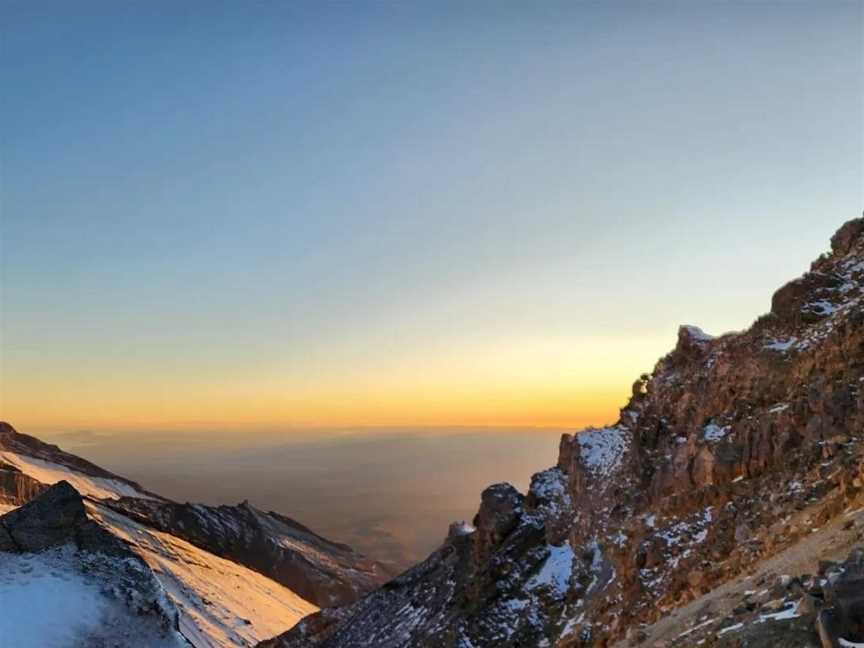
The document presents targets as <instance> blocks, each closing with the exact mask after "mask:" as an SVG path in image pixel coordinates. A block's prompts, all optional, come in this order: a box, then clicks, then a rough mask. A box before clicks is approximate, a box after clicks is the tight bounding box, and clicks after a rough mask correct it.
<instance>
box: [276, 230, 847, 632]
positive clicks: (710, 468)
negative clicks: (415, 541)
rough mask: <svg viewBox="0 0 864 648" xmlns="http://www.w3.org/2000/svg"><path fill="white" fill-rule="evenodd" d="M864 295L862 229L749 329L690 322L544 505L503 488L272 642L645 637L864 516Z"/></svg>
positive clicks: (580, 448)
mask: <svg viewBox="0 0 864 648" xmlns="http://www.w3.org/2000/svg"><path fill="white" fill-rule="evenodd" d="M862 300H864V219H861V218H859V219H856V220H853V221H850V222H848V223H846V224H845V225H844V226H843V227H842V228H841V229H840V230H839V231H838V232H837V233H836V234H835V236H834V237H833V238H832V240H831V252H830V253H828V254H825V255H823V256H821V257H820V258H819V259H817V260H816V261H815V262H814V263H813V264H812V266H811V268H810V270H809V271H808V272H807V273H805V274H804V275H803V276H802V277H800V278H799V279H796V280H794V281H792V282H790V283H789V284H787V285H786V286H784V287H782V288H781V289H780V290H778V291H777V293H776V294H775V295H774V298H773V300H772V305H771V312H770V313H768V314H767V315H765V316H763V317H761V318H759V319H758V320H757V321H756V322H755V323H754V324H753V326H752V327H751V328H750V329H748V330H746V331H743V332H738V333H729V334H725V335H722V336H720V337H716V338H715V337H711V336H709V335H707V334H705V333H704V332H703V331H701V330H700V329H698V328H696V327H692V326H683V327H681V329H680V330H679V333H678V344H677V346H676V347H675V349H674V350H673V351H672V352H671V353H669V354H668V355H667V356H665V357H664V358H662V359H661V360H660V361H659V362H658V363H657V365H656V366H655V368H654V370H653V371H652V372H651V373H650V374H645V375H643V376H641V377H640V378H639V379H638V380H637V381H636V382H635V384H634V385H633V394H632V398H631V399H630V401H629V402H628V403H627V405H626V406H625V407H624V408H623V409H622V410H621V417H620V419H619V420H618V421H617V422H616V423H615V424H614V425H610V426H608V427H605V428H602V429H589V430H584V431H582V432H580V433H578V434H574V435H564V437H563V438H562V439H561V446H560V454H559V460H558V465H557V466H554V467H552V468H550V469H548V470H546V471H543V472H541V473H538V474H536V475H535V476H534V477H533V479H532V483H531V487H530V489H529V491H528V493H527V494H525V495H523V494H521V493H519V492H517V491H516V490H515V489H514V488H513V487H512V486H509V485H507V484H498V485H495V486H492V487H490V488H489V489H487V490H486V491H484V493H483V494H482V498H481V504H480V509H479V512H478V513H477V515H476V517H475V519H474V521H473V525H470V526H469V525H454V526H453V527H452V528H451V530H450V533H449V536H448V538H447V540H446V542H445V543H444V544H443V546H442V547H441V548H440V549H438V550H437V551H436V552H434V553H433V554H432V555H431V556H430V557H429V558H428V559H427V560H426V561H425V562H423V563H422V564H420V565H418V566H417V567H415V568H413V569H412V570H410V571H408V572H406V573H405V574H403V575H402V576H400V577H398V578H396V579H395V580H393V581H391V582H390V583H388V584H387V585H385V586H384V587H382V588H381V589H380V590H378V591H376V592H374V593H372V594H371V595H369V596H367V597H365V598H363V599H361V600H360V601H359V602H357V603H355V604H353V605H350V606H346V607H343V608H339V609H330V610H324V611H322V612H320V613H318V614H316V615H313V616H311V617H309V618H307V619H305V620H304V621H303V622H301V623H300V624H298V625H297V626H296V627H295V628H294V629H293V630H292V631H290V632H288V633H287V634H285V635H283V636H281V637H277V638H276V639H274V640H271V641H269V642H265V644H262V645H263V646H270V647H272V646H282V647H291V648H300V647H301V646H302V647H303V648H307V647H309V646H319V647H321V648H337V647H341V648H345V647H351V648H354V647H357V648H359V647H361V646H378V647H380V648H396V647H403V646H404V647H408V646H411V647H418V648H424V647H428V648H432V647H436V648H443V647H451V646H452V647H461V648H480V647H481V646H489V647H492V646H496V647H507V646H512V647H517V646H519V647H534V646H538V647H539V646H557V647H559V648H570V647H574V648H575V647H588V646H609V645H612V644H613V643H615V642H616V641H620V640H625V641H626V642H628V643H632V644H634V645H635V644H639V643H641V642H644V641H646V640H647V639H648V638H649V636H650V632H649V630H650V629H651V628H652V624H656V623H658V622H660V621H661V620H663V619H665V618H668V617H669V616H670V615H673V613H674V611H675V610H677V609H681V608H683V607H684V606H687V605H688V604H690V603H691V602H695V601H697V600H700V599H701V598H702V597H704V596H707V595H708V594H709V593H711V592H712V591H714V590H715V589H716V588H718V587H719V586H720V585H721V584H724V583H729V582H732V581H734V580H735V579H736V578H739V577H743V575H744V574H746V573H748V572H750V571H752V570H754V569H756V568H757V566H758V565H760V564H763V563H765V561H767V560H768V559H769V558H771V557H772V556H778V555H781V554H784V552H788V551H791V550H793V549H794V548H795V547H796V546H799V545H800V543H801V542H803V541H805V540H808V539H809V538H810V537H811V536H814V534H816V535H818V534H819V533H820V532H821V530H822V528H823V527H825V528H828V527H831V528H833V526H832V525H834V526H836V524H837V523H838V521H839V520H842V519H843V518H844V516H845V515H850V514H855V515H857V513H856V511H857V509H859V508H861V506H862V502H864V491H862V485H864V470H862V467H864V463H862V454H864V443H862V432H864V308H862V304H864V301H862ZM850 522H851V523H855V519H851V520H850ZM814 537H815V536H814ZM855 537H856V538H858V536H855ZM784 555H785V554H784ZM706 627H707V626H706ZM730 627H731V626H730ZM853 634H854V632H853ZM713 636H714V638H715V639H716V638H717V637H716V635H713ZM725 636H726V638H727V639H731V638H733V637H734V636H735V629H734V628H733V630H728V631H726V634H725ZM691 639H692V637H688V636H687V634H686V632H685V636H683V637H680V638H677V639H674V640H669V641H665V642H661V643H657V644H656V645H667V646H668V645H673V644H674V645H681V646H687V645H696V644H695V643H688V642H690V641H691ZM703 639H704V637H703ZM853 639H857V640H864V636H862V637H858V636H855V637H846V638H845V640H849V641H851V640H853ZM831 640H832V641H835V642H836V641H839V638H837V637H834V638H833V639H831ZM729 645H733V644H729ZM734 645H739V644H734ZM740 645H745V644H740ZM746 645H750V644H746ZM764 645H770V644H764ZM777 645H779V644H777ZM784 645H786V644H784ZM789 645H794V644H789ZM802 645H806V644H802Z"/></svg>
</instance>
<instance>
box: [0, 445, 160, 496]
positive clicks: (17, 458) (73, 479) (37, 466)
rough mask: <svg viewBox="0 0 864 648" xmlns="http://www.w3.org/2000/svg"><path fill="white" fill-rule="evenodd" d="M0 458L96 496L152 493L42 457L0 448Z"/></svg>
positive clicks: (46, 481) (37, 477) (44, 479)
mask: <svg viewBox="0 0 864 648" xmlns="http://www.w3.org/2000/svg"><path fill="white" fill-rule="evenodd" d="M0 462H2V463H7V464H9V465H11V466H14V467H15V468H17V469H18V470H20V471H21V472H22V473H24V474H25V475H28V476H30V477H32V478H33V479H35V480H37V481H39V482H42V483H43V484H56V483H57V482H59V481H61V480H65V481H68V482H69V483H70V484H72V485H73V486H74V487H75V490H77V491H78V492H79V493H81V494H82V495H84V496H86V497H94V498H96V499H117V498H120V497H137V498H143V499H152V498H153V496H152V495H151V494H149V493H146V492H145V491H144V490H143V489H140V488H137V487H136V486H135V485H134V484H132V483H131V482H127V481H121V480H119V479H113V478H110V477H99V476H95V475H88V474H85V473H82V472H79V471H76V470H74V469H73V468H71V467H69V466H64V465H62V464H56V463H52V462H50V461H45V460H44V459H38V458H36V457H29V456H27V455H23V454H16V453H13V452H0Z"/></svg>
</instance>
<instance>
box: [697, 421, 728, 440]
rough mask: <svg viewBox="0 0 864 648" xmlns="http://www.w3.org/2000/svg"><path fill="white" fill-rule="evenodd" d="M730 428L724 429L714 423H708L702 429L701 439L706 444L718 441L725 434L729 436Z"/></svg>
mask: <svg viewBox="0 0 864 648" xmlns="http://www.w3.org/2000/svg"><path fill="white" fill-rule="evenodd" d="M729 430H730V426H728V425H726V426H724V427H720V426H719V425H716V424H715V423H709V424H708V425H706V426H705V427H704V428H702V438H703V439H705V440H706V441H708V442H711V443H713V442H715V441H719V440H720V439H722V438H723V437H725V436H726V435H727V434H729Z"/></svg>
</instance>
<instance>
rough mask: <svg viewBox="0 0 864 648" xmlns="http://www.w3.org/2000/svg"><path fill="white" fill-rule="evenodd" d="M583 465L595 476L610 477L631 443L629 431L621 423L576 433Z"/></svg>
mask: <svg viewBox="0 0 864 648" xmlns="http://www.w3.org/2000/svg"><path fill="white" fill-rule="evenodd" d="M576 441H577V442H578V443H579V449H580V456H581V458H582V463H583V465H584V466H585V467H586V468H587V469H588V470H589V471H590V472H591V473H593V475H594V476H595V477H608V476H609V475H611V474H612V472H613V471H614V470H615V469H616V468H617V467H618V465H619V464H620V463H621V459H622V457H623V456H624V453H625V452H626V451H627V448H628V447H629V445H630V439H629V431H628V430H627V429H626V428H623V427H621V426H620V425H615V426H612V427H607V428H600V429H597V428H588V429H587V430H583V431H582V432H579V433H578V434H577V435H576Z"/></svg>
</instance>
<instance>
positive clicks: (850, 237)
mask: <svg viewBox="0 0 864 648" xmlns="http://www.w3.org/2000/svg"><path fill="white" fill-rule="evenodd" d="M862 237H864V219H862V218H854V219H852V220H850V221H847V222H845V223H844V224H843V225H842V226H841V227H840V229H839V230H837V233H836V234H834V236H832V237H831V249H832V250H833V252H834V254H837V255H840V256H845V255H847V254H849V252H851V251H852V248H853V247H854V246H855V244H856V242H857V241H858V240H859V239H860V238H862Z"/></svg>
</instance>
